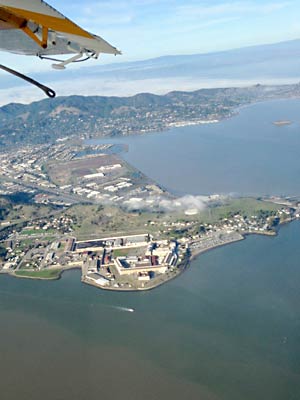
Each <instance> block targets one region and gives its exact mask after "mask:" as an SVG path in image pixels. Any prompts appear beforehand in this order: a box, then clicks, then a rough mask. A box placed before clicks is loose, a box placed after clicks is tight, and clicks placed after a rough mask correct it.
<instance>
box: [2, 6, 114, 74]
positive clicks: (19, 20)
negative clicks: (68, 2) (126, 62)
mask: <svg viewBox="0 0 300 400" xmlns="http://www.w3.org/2000/svg"><path fill="white" fill-rule="evenodd" d="M0 50H4V51H9V52H13V53H19V54H26V55H37V56H39V57H41V58H43V57H47V56H52V55H57V54H75V56H73V57H71V58H70V59H69V60H66V61H63V62H61V63H60V64H55V65H54V67H57V68H64V67H65V65H66V64H68V63H70V62H72V61H76V60H78V59H80V58H81V57H83V56H86V57H88V58H91V57H92V58H98V56H99V54H100V53H108V54H114V55H117V54H121V53H120V51H119V50H118V49H117V48H116V47H113V46H111V45H110V44H109V43H107V42H106V41H105V40H104V39H102V38H101V37H99V36H96V35H94V34H92V33H89V32H87V31H86V30H84V29H82V28H81V27H79V26H78V25H76V24H75V23H74V22H72V21H71V20H69V19H68V18H66V17H65V16H64V15H62V14H61V13H59V12H58V11H56V10H55V9H54V8H53V7H51V6H50V5H48V4H47V3H46V2H44V1H42V0H0Z"/></svg>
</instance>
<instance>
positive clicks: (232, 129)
mask: <svg viewBox="0 0 300 400" xmlns="http://www.w3.org/2000/svg"><path fill="white" fill-rule="evenodd" d="M277 120H291V121H292V122H293V123H292V124H291V125H286V126H281V127H278V126H275V125H274V124H273V122H274V121H277ZM113 141H114V142H116V143H126V144H128V145H129V152H128V153H127V154H124V157H125V159H126V160H127V161H129V162H130V163H131V164H133V165H134V166H136V167H137V168H138V169H140V170H141V171H142V172H144V173H145V174H146V175H148V176H150V177H151V178H153V179H154V180H156V181H157V182H159V183H160V184H161V185H163V186H164V187H166V188H167V189H169V190H171V191H173V192H175V193H178V194H212V193H226V194H227V193H237V194H242V195H249V194H251V195H270V194H276V195H300V178H299V176H300V162H299V160H300V100H280V101H270V102H266V103H259V104H255V105H252V106H249V107H246V108H243V109H241V110H240V113H239V115H237V116H236V117H233V118H230V119H227V120H224V121H221V122H220V123H217V124H211V125H198V126H189V127H182V128H173V129H171V130H169V131H166V132H163V133H152V134H145V135H137V136H130V137H125V138H120V139H114V140H113ZM90 142H91V141H90ZM92 142H95V141H92ZM96 142H97V143H98V142H99V141H96ZM100 142H101V143H102V142H103V140H101V141H100ZM108 142H112V140H111V139H110V140H108Z"/></svg>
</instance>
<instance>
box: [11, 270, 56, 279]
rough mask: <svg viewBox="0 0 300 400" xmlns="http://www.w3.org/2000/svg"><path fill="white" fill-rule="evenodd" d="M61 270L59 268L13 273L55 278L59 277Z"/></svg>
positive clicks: (31, 276)
mask: <svg viewBox="0 0 300 400" xmlns="http://www.w3.org/2000/svg"><path fill="white" fill-rule="evenodd" d="M61 271H62V269H61V268H56V269H45V270H42V271H16V272H15V275H16V276H19V277H23V278H42V279H57V278H59V277H60V274H61Z"/></svg>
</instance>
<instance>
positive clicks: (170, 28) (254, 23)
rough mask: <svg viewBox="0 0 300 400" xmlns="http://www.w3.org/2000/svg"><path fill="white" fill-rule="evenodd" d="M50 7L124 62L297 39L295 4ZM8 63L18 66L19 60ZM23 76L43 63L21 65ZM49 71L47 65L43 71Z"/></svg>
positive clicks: (257, 0)
mask: <svg viewBox="0 0 300 400" xmlns="http://www.w3.org/2000/svg"><path fill="white" fill-rule="evenodd" d="M49 4H51V5H52V6H53V7H55V8H57V9H58V10H59V11H61V12H62V13H64V14H65V15H66V16H68V17H69V18H71V19H72V20H74V21H75V22H77V23H78V24H80V25H81V26H82V27H84V28H86V29H87V30H89V31H91V32H93V33H96V34H98V35H100V36H102V37H103V38H104V39H106V40H107V41H109V42H110V43H111V44H113V45H114V46H116V47H118V48H119V49H121V50H122V52H123V56H122V57H116V58H115V57H113V56H103V62H106V63H107V62H116V61H128V60H137V59H145V58H151V57H156V56H161V55H166V54H190V53H203V52H212V51H218V50H225V49H231V48H237V47H244V46H249V45H255V44H262V43H272V42H278V41H284V40H289V39H295V38H300V19H299V15H300V1H299V0H290V1H289V0H286V1H285V0H249V1H226V0H225V1H221V0H210V1H201V0H113V1H111V0H110V1H108V0H103V1H94V0H91V1H88V0H85V1H83V0H49ZM15 57H16V56H10V55H9V56H8V58H6V60H7V61H8V63H9V64H10V65H12V66H15V67H17V66H18V64H19V63H20V56H17V58H15ZM22 66H23V70H24V67H25V68H26V69H27V72H28V71H29V70H31V69H34V70H37V68H38V69H40V68H41V69H45V68H44V66H45V63H41V62H37V63H33V62H32V61H30V60H29V59H24V58H23V60H22ZM47 67H48V66H47Z"/></svg>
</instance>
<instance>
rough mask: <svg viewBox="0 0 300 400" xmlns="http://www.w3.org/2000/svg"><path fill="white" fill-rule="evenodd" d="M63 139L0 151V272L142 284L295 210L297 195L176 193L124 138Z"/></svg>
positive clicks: (298, 211) (131, 286)
mask: <svg viewBox="0 0 300 400" xmlns="http://www.w3.org/2000/svg"><path fill="white" fill-rule="evenodd" d="M194 122H195V121H190V124H193V123H194ZM206 122H207V123H213V122H215V121H214V120H212V119H211V120H209V121H206ZM172 123H173V122H172ZM198 123H199V121H198ZM170 124H171V122H170ZM67 139H68V140H66V139H65V138H57V139H56V141H55V143H54V144H39V145H36V146H34V147H33V146H32V145H24V146H18V147H17V148H9V147H7V148H6V149H5V150H4V151H3V152H2V154H1V155H0V160H1V163H0V273H2V274H10V275H11V276H14V277H18V278H27V279H59V278H60V277H61V276H62V274H63V272H64V271H67V270H70V269H78V270H80V271H81V280H82V282H83V283H86V284H89V285H93V286H96V287H99V288H101V289H106V290H120V291H134V290H148V289H153V288H155V287H157V286H159V285H161V284H163V283H165V282H167V281H169V280H170V279H173V278H175V277H176V276H178V275H180V274H181V273H182V272H183V271H184V270H185V269H187V268H188V267H189V266H190V264H191V260H192V259H193V258H194V257H196V256H197V255H199V254H200V253H203V252H205V251H208V250H212V249H214V248H216V247H219V246H223V245H226V244H229V243H232V242H236V241H240V240H243V239H244V238H245V237H246V236H247V235H249V234H263V235H270V236H272V235H276V233H277V231H278V229H279V227H280V225H281V224H283V223H286V222H290V221H293V220H294V219H297V218H299V217H300V202H299V201H298V199H296V198H281V197H265V198H254V197H253V198H247V197H245V198H243V197H241V198H235V197H230V196H222V195H217V194H215V195H210V196H200V197H201V198H200V197H192V200H191V199H188V198H179V197H178V196H175V195H174V194H171V193H169V192H168V191H167V190H165V189H164V188H162V187H161V186H160V185H158V184H157V183H156V182H154V181H153V180H151V179H150V178H148V177H147V176H145V175H144V174H143V173H142V172H141V171H139V170H137V169H136V168H134V167H133V166H131V165H130V164H128V163H127V162H126V161H125V160H124V158H123V157H122V154H123V153H124V152H126V151H127V147H126V145H123V144H115V143H114V144H112V143H105V144H92V143H91V142H88V141H86V140H85V137H82V138H80V139H78V138H76V139H74V138H73V139H72V138H71V139H70V138H67Z"/></svg>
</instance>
